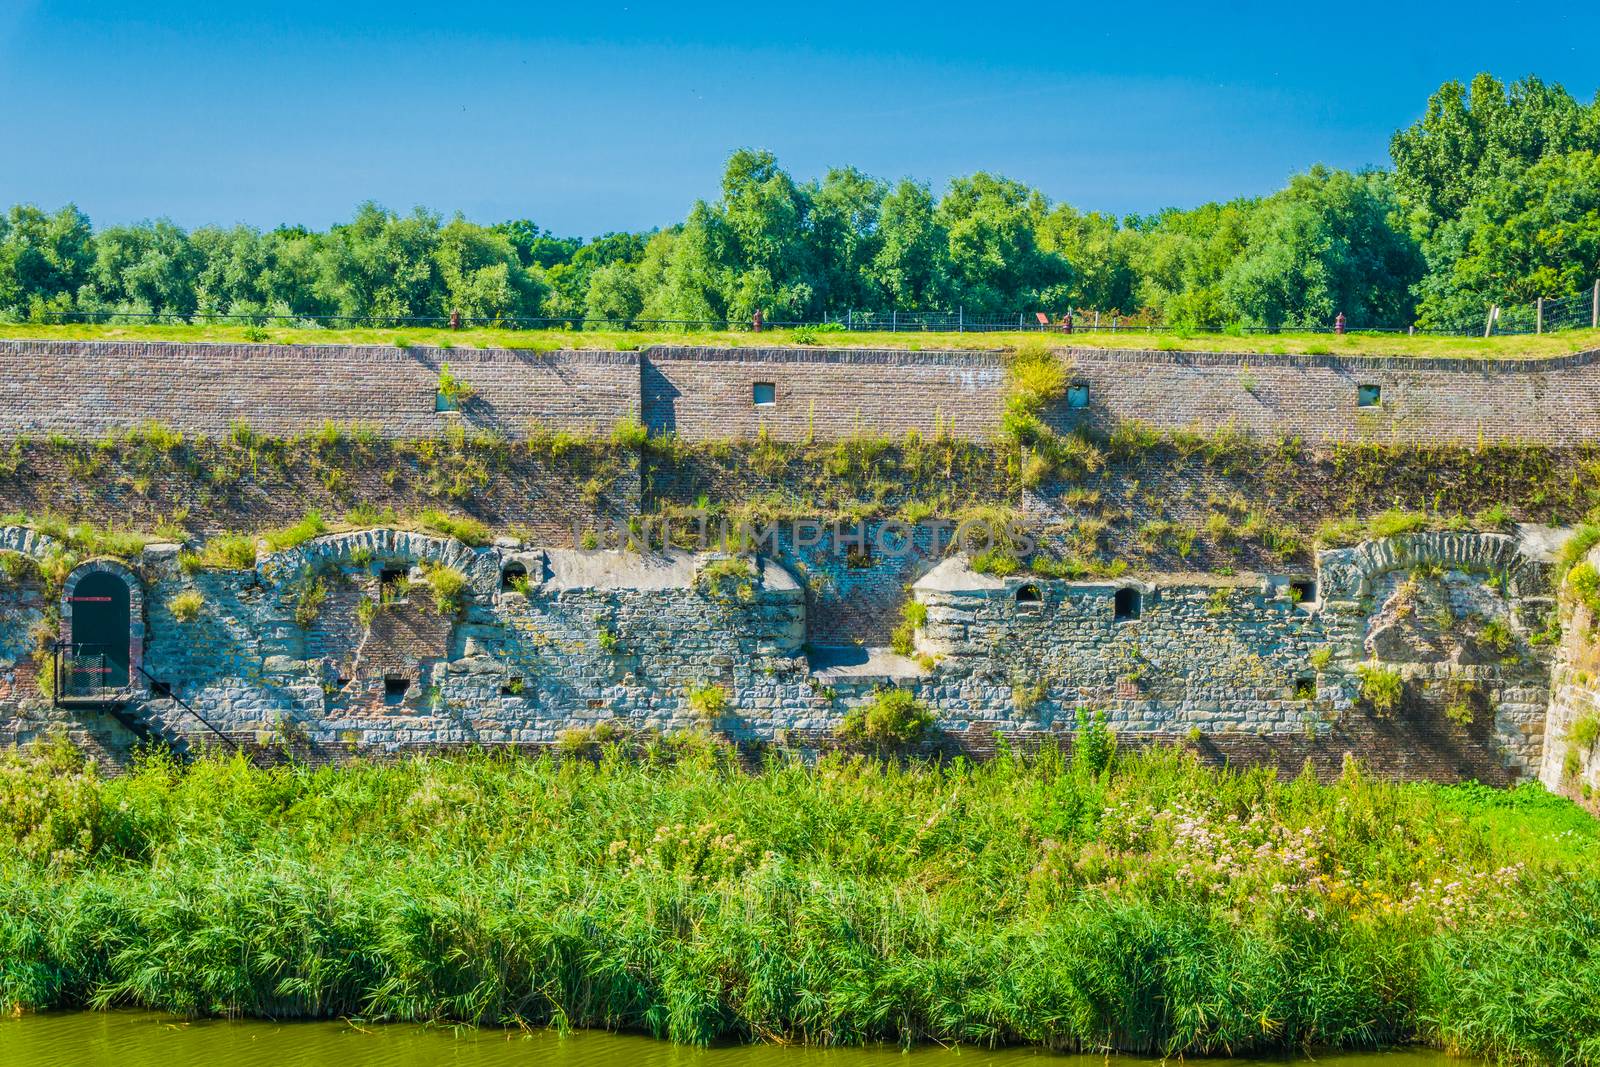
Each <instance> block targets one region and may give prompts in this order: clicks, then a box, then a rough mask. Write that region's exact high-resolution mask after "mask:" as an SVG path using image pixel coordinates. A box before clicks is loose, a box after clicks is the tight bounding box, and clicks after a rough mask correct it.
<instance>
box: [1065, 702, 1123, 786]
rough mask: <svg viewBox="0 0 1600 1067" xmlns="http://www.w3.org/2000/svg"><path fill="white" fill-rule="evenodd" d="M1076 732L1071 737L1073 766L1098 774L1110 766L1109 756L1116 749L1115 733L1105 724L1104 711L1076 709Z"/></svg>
mask: <svg viewBox="0 0 1600 1067" xmlns="http://www.w3.org/2000/svg"><path fill="white" fill-rule="evenodd" d="M1077 726H1078V729H1077V732H1076V733H1075V734H1073V737H1072V764H1073V767H1074V768H1078V769H1082V770H1084V771H1087V772H1088V773H1089V774H1091V775H1095V776H1098V775H1100V774H1101V773H1103V772H1104V771H1105V770H1106V769H1107V768H1108V767H1110V766H1111V757H1112V756H1114V755H1115V754H1116V751H1117V735H1116V733H1115V732H1114V731H1113V730H1112V729H1111V727H1109V726H1107V725H1106V713H1105V712H1103V711H1095V712H1094V713H1092V714H1091V713H1090V711H1089V709H1088V708H1079V709H1078V721H1077Z"/></svg>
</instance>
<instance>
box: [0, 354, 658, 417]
mask: <svg viewBox="0 0 1600 1067" xmlns="http://www.w3.org/2000/svg"><path fill="white" fill-rule="evenodd" d="M446 362H448V363H449V364H450V369H451V372H452V373H453V374H455V375H456V376H457V377H459V378H462V379H464V380H465V381H466V382H468V383H469V384H470V385H471V386H472V387H473V389H474V390H475V395H474V396H473V397H472V399H471V400H469V401H468V402H467V404H466V405H465V407H464V409H463V410H462V412H461V414H460V415H459V416H458V415H449V414H441V413H438V412H436V411H435V410H434V401H435V394H436V391H437V386H438V381H439V368H440V366H441V365H442V364H444V363H446ZM0 374H3V375H4V378H5V381H6V394H7V395H6V403H5V405H4V406H3V408H0V434H5V435H9V434H17V433H34V434H43V433H62V434H68V435H71V436H98V435H100V434H102V433H104V432H105V431H107V430H111V429H116V428H120V427H126V426H131V425H133V424H135V423H138V422H141V421H144V420H146V419H157V420H160V421H162V422H165V423H168V424H170V425H172V426H175V427H177V428H179V429H181V430H184V431H186V432H190V433H202V434H209V435H213V436H216V435H220V434H223V433H226V432H227V430H228V427H229V424H230V423H232V422H233V421H235V420H239V419H242V420H244V421H246V422H248V423H249V424H250V425H251V426H253V427H254V428H255V429H257V430H259V431H261V432H263V433H270V434H282V435H287V434H294V433H300V432H303V431H306V430H313V429H316V428H317V427H319V426H321V425H322V424H323V422H325V421H328V420H332V421H335V422H352V421H363V422H370V423H372V424H374V425H375V426H377V427H378V428H379V429H380V431H381V432H382V433H383V434H384V435H386V436H390V437H431V436H435V435H437V434H439V433H441V432H442V431H443V429H444V428H445V427H446V426H447V425H449V423H450V421H451V420H453V419H457V418H459V419H461V420H463V421H464V422H465V424H466V425H468V426H471V427H479V428H491V429H495V430H498V431H499V432H501V433H503V434H506V435H508V436H521V435H523V434H525V433H526V432H527V429H528V426H529V424H530V423H532V422H540V423H544V424H546V425H549V426H552V427H557V428H561V429H567V430H573V431H583V430H609V429H610V428H611V427H612V426H613V425H615V424H616V422H617V421H618V420H619V419H621V418H623V417H624V416H627V415H637V414H638V398H639V359H638V356H637V355H635V354H634V353H632V352H582V351H573V352H525V351H510V350H504V349H485V350H477V349H448V350H447V349H438V348H396V347H394V346H379V345H367V346H353V345H244V344H241V345H228V344H175V343H160V342H123V341H0Z"/></svg>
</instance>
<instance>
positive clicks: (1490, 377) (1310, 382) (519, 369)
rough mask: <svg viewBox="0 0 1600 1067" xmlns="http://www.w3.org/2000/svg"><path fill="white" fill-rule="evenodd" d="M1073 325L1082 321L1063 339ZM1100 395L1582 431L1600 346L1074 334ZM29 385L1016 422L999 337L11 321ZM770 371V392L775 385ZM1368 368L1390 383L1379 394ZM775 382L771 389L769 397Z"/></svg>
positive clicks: (356, 406) (1281, 419) (488, 413)
mask: <svg viewBox="0 0 1600 1067" xmlns="http://www.w3.org/2000/svg"><path fill="white" fill-rule="evenodd" d="M1061 340H1066V338H1061ZM1062 351H1063V354H1064V355H1067V356H1069V357H1070V358H1071V359H1072V361H1073V364H1074V377H1075V381H1077V382H1078V383H1079V384H1081V385H1085V386H1087V388H1088V394H1087V396H1088V405H1087V407H1084V408H1069V407H1067V406H1066V405H1065V404H1063V405H1062V406H1060V408H1059V409H1058V410H1057V411H1056V412H1055V413H1054V415H1053V418H1054V419H1055V421H1056V422H1057V423H1058V424H1059V425H1060V426H1063V427H1071V426H1077V425H1083V424H1087V425H1089V426H1091V427H1095V428H1098V429H1102V430H1107V429H1110V428H1111V427H1113V426H1115V425H1116V424H1117V423H1118V422H1120V421H1123V420H1128V419H1139V420H1142V421H1144V422H1146V423H1148V424H1150V425H1152V426H1155V427H1158V428H1164V429H1194V428H1214V427H1217V426H1220V425H1223V424H1228V423H1231V424H1233V425H1234V426H1236V427H1237V428H1238V429H1239V430H1241V431H1247V432H1251V433H1256V434H1260V435H1264V436H1269V437H1273V436H1280V435H1298V436H1300V437H1301V438H1303V439H1304V440H1305V441H1306V442H1307V443H1308V444H1313V445H1315V444H1321V443H1330V442H1334V441H1359V440H1376V441H1404V442H1416V443H1447V442H1448V443H1457V444H1475V443H1477V442H1479V441H1480V440H1483V441H1499V440H1518V441H1523V442H1543V443H1548V444H1567V443H1571V442H1573V441H1575V440H1584V439H1590V438H1593V437H1594V436H1596V434H1597V433H1600V401H1597V400H1596V397H1597V396H1600V352H1583V353H1579V354H1576V355H1572V356H1564V357H1559V358H1553V359H1529V360H1496V361H1486V360H1471V359H1418V358H1411V357H1357V356H1333V355H1323V356H1290V355H1284V356H1278V355H1245V354H1236V353H1214V352H1159V351H1108V350H1104V349H1093V348H1078V347H1069V348H1065V349H1063V350H1062ZM445 362H449V363H450V365H451V367H452V370H453V371H454V372H455V373H456V374H458V375H459V376H460V377H461V378H463V379H464V380H466V381H467V382H468V383H469V384H470V385H471V386H472V387H473V388H474V389H475V391H476V396H475V397H474V399H473V400H472V401H471V402H469V403H468V405H467V406H466V408H465V410H464V411H463V412H462V413H461V415H460V416H455V415H448V414H440V413H437V412H436V411H435V410H434V408H435V392H436V386H437V383H438V376H439V368H440V366H441V365H442V364H443V363H445ZM0 372H3V373H4V375H5V376H6V379H7V381H9V382H10V383H11V394H10V396H9V399H10V403H9V404H8V405H7V406H6V409H5V411H4V412H0V435H10V434H17V433H50V432H55V433H62V434H68V435H74V436H95V435H98V434H100V433H103V432H104V431H106V430H108V429H113V428H117V427H125V426H128V425H131V424H133V423H136V422H139V421H141V420H145V419H159V420H163V421H166V422H169V423H171V424H172V425H174V426H177V427H178V428H180V429H184V430H187V431H191V432H194V433H207V434H213V435H214V434H219V433H222V432H225V431H226V430H227V428H228V426H229V424H230V423H231V422H232V421H234V420H236V419H242V420H245V421H248V422H250V423H251V424H252V425H254V426H255V427H256V428H257V429H259V430H262V431H265V432H270V433H295V432H301V431H305V430H308V429H314V428H315V427H317V426H319V425H321V424H322V423H323V422H324V421H326V420H333V421H351V420H365V421H369V422H371V423H373V424H374V425H376V426H378V427H380V428H381V431H382V432H383V433H384V434H385V435H388V436H394V437H423V436H429V435H432V434H436V433H438V432H439V431H440V429H441V427H442V426H443V425H444V424H445V423H446V422H447V420H449V419H453V418H458V417H459V418H461V419H463V420H464V421H466V422H467V423H468V424H470V425H477V426H484V427H491V428H494V429H496V430H498V431H500V432H502V433H505V434H507V435H510V436H516V435H519V434H521V433H524V432H525V431H526V429H527V427H528V425H529V424H530V423H532V422H535V421H537V422H540V423H543V424H546V425H549V426H554V427H558V428H565V429H570V430H592V429H608V428H610V427H611V426H612V425H614V424H615V423H616V422H617V421H618V420H619V419H621V418H623V417H625V416H628V415H637V416H640V417H642V419H643V421H644V422H645V423H646V425H648V426H649V427H650V429H651V430H652V432H655V433H666V432H676V433H679V434H682V435H683V436H684V437H686V438H688V439H690V440H710V439H721V438H728V437H752V436H754V435H755V434H756V433H757V432H759V431H760V430H761V429H763V428H765V429H766V430H767V431H768V432H769V433H771V434H772V435H774V436H775V437H778V438H781V439H789V440H799V439H804V438H808V437H813V436H814V437H817V438H819V439H823V440H828V439H836V438H840V437H845V436H850V435H853V434H860V433H868V432H870V433H887V434H902V433H904V432H906V431H908V430H917V431H920V432H922V433H923V434H925V435H926V434H930V433H932V432H933V431H934V430H935V428H936V427H939V426H943V427H945V428H947V429H948V430H950V432H952V433H954V434H956V435H957V436H959V437H962V438H964V439H968V440H982V439H987V438H991V437H993V436H994V435H995V433H996V432H997V430H998V428H999V414H1000V408H1001V403H1002V400H1003V397H1004V392H1005V371H1004V365H1003V360H1002V358H1001V356H1000V355H999V354H994V353H979V352H921V351H900V350H866V349H827V348H708V347H689V346H657V347H653V348H649V349H646V350H645V351H643V352H642V353H635V352H595V351H561V352H531V351H523V350H508V349H481V350H480V349H437V348H420V347H419V348H397V347H394V346H376V345H371V346H340V345H246V344H239V345H231V344H178V343H162V342H98V341H27V340H21V341H0ZM758 383H759V384H761V385H763V386H768V385H769V386H771V387H772V397H771V401H772V402H771V403H757V399H758V398H757V397H756V395H755V392H756V387H757V385H758ZM1362 386H1376V387H1378V390H1379V393H1378V396H1377V400H1376V403H1374V404H1373V405H1371V406H1360V405H1359V404H1358V391H1359V389H1360V388H1361V387H1362ZM763 399H764V398H763Z"/></svg>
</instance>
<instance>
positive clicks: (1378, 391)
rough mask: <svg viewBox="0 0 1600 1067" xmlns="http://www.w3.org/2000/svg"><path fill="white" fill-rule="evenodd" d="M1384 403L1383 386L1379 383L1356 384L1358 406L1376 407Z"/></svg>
mask: <svg viewBox="0 0 1600 1067" xmlns="http://www.w3.org/2000/svg"><path fill="white" fill-rule="evenodd" d="M1382 404H1383V387H1382V386H1377V385H1358V386H1356V407H1358V408H1375V407H1380V406H1382Z"/></svg>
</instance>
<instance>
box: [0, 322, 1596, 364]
mask: <svg viewBox="0 0 1600 1067" xmlns="http://www.w3.org/2000/svg"><path fill="white" fill-rule="evenodd" d="M0 338H35V339H55V340H90V341H226V342H235V343H237V342H244V341H259V342H270V343H275V344H303V345H308V344H379V345H426V346H442V347H455V348H523V349H532V350H535V351H554V350H559V349H566V348H594V349H637V348H645V347H648V346H650V345H674V344H676V345H681V344H694V345H709V346H726V347H748V346H752V345H788V344H796V343H799V342H801V341H804V343H807V344H816V345H825V346H828V347H831V348H906V349H913V350H916V349H974V350H979V349H999V348H1015V347H1017V346H1018V345H1022V344H1028V343H1032V344H1037V343H1038V341H1039V340H1040V339H1041V338H1045V339H1048V340H1049V341H1050V342H1051V343H1055V344H1061V345H1076V346H1084V347H1091V348H1154V349H1165V350H1170V351H1183V352H1217V351H1223V352H1259V353H1262V354H1266V355H1285V354H1311V355H1320V354H1326V353H1333V354H1337V355H1371V356H1456V357H1463V358H1472V359H1527V358H1532V357H1537V356H1560V355H1567V354H1569V353H1572V352H1580V351H1584V350H1586V349H1591V348H1597V347H1600V330H1567V331H1563V332H1560V333H1547V334H1542V335H1539V336H1527V335H1519V336H1505V337H1490V338H1487V339H1485V338H1481V337H1432V336H1422V335H1418V336H1407V335H1404V334H1390V333H1352V334H1345V335H1344V336H1342V337H1335V336H1333V335H1331V334H1325V333H1316V334H1313V333H1299V334H1297V333H1281V334H1243V335H1232V334H1224V333H1196V334H1184V333H1149V332H1141V331H1128V332H1125V333H1123V332H1119V333H1110V332H1095V333H1075V334H1072V335H1071V336H1068V335H1065V334H1040V333H1037V332H1022V331H1018V332H1014V333H1013V332H999V333H936V332H907V331H902V332H898V333H887V332H885V333H867V332H860V333H847V332H842V331H826V330H822V331H816V330H805V331H797V330H767V331H765V332H763V333H759V334H757V333H750V332H749V331H743V330H735V331H711V330H698V331H683V332H665V331H578V330H492V329H472V330H460V331H451V330H440V329H420V328H419V329H394V330H391V329H376V328H352V329H340V328H330V329H315V328H310V329H308V328H300V327H272V326H266V327H259V328H257V327H249V326H93V325H72V326H41V325H34V324H28V323H18V324H0Z"/></svg>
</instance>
